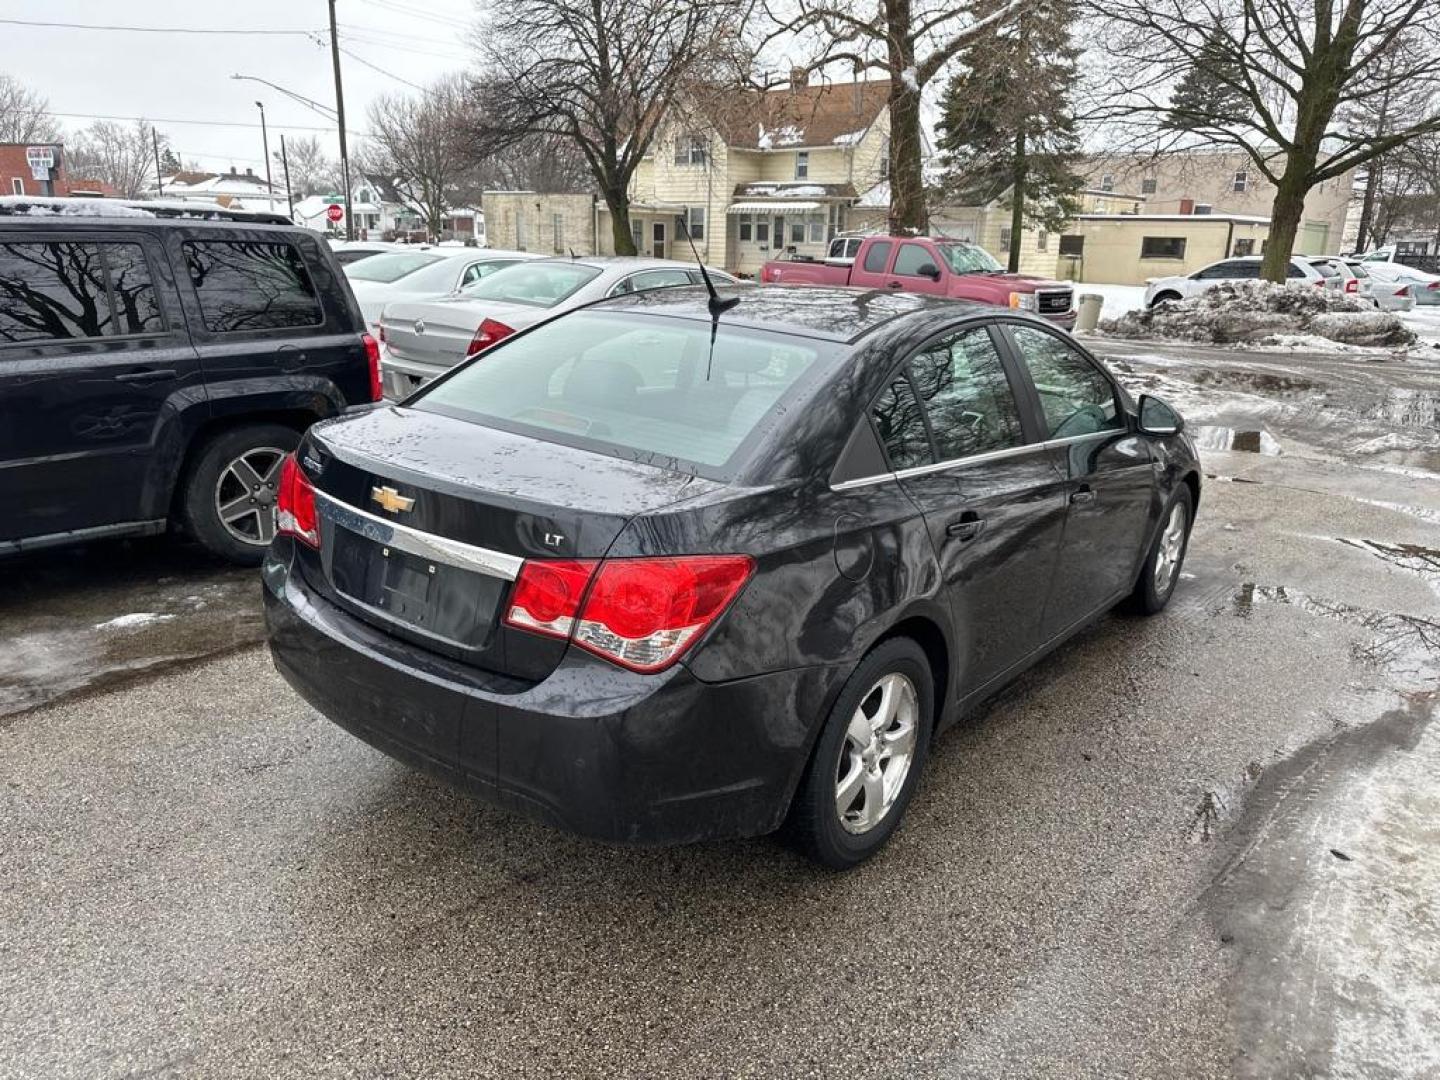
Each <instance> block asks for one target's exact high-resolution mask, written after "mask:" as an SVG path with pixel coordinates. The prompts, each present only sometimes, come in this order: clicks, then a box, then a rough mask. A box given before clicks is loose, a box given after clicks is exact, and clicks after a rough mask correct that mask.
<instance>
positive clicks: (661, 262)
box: [541, 255, 724, 274]
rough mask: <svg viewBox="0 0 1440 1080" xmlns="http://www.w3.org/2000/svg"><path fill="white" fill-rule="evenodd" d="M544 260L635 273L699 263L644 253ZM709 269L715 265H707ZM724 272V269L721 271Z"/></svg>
mask: <svg viewBox="0 0 1440 1080" xmlns="http://www.w3.org/2000/svg"><path fill="white" fill-rule="evenodd" d="M541 261H543V262H552V263H563V264H564V265H566V266H573V265H579V266H590V267H593V268H594V269H596V270H600V271H602V272H605V273H626V274H629V273H634V272H636V271H639V270H694V269H695V268H696V267H697V266H698V265H699V264H698V263H696V262H694V261H692V260H688V259H653V258H650V257H648V256H644V255H578V256H576V257H575V258H573V259H572V258H570V257H569V256H566V255H552V256H549V257H548V258H545V259H543V260H541ZM705 269H707V270H713V269H714V267H711V266H709V265H707V266H706V267H705ZM720 273H724V271H723V270H722V271H720Z"/></svg>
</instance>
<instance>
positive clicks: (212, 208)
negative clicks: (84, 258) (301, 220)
mask: <svg viewBox="0 0 1440 1080" xmlns="http://www.w3.org/2000/svg"><path fill="white" fill-rule="evenodd" d="M0 217H61V218H140V217H144V218H178V219H181V220H185V221H235V222H244V223H247V224H254V225H293V224H295V223H294V222H293V221H291V220H290V219H289V218H287V217H286V216H285V215H284V214H277V213H274V212H272V211H269V210H232V209H230V208H229V207H225V206H221V205H220V204H219V203H209V202H184V201H180V200H169V201H159V200H154V201H147V200H142V199H94V198H65V197H61V196H55V197H51V196H45V195H41V196H35V195H4V196H0Z"/></svg>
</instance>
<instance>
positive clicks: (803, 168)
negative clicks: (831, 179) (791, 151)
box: [795, 150, 810, 180]
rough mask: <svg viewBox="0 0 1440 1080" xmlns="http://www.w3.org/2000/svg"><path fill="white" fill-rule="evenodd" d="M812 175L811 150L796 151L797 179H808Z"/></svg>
mask: <svg viewBox="0 0 1440 1080" xmlns="http://www.w3.org/2000/svg"><path fill="white" fill-rule="evenodd" d="M809 176H810V151H809V150H796V151H795V179H796V180H806V179H808V178H809Z"/></svg>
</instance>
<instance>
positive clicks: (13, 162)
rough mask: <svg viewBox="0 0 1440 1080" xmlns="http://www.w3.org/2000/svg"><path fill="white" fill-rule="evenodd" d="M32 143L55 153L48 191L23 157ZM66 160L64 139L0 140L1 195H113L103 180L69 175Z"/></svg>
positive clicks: (113, 192) (111, 189) (113, 191)
mask: <svg viewBox="0 0 1440 1080" xmlns="http://www.w3.org/2000/svg"><path fill="white" fill-rule="evenodd" d="M31 146H48V147H49V148H50V149H51V150H52V151H53V152H54V154H55V167H54V168H52V169H51V170H50V190H49V192H48V193H47V192H46V190H45V185H44V184H43V183H42V182H41V181H39V180H36V179H35V178H34V176H32V175H31V172H30V164H29V162H28V161H26V159H25V151H26V150H27V149H29V147H31ZM65 164H66V163H65V147H64V144H63V143H0V195H45V194H50V195H89V196H92V197H94V196H110V197H113V196H114V195H115V190H114V189H113V188H112V187H111V186H110V185H109V184H106V183H104V182H103V181H100V180H91V179H85V178H83V177H75V176H71V175H70V173H69V171H68V170H67V169H66V167H65Z"/></svg>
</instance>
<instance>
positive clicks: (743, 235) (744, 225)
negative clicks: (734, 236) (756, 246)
mask: <svg viewBox="0 0 1440 1080" xmlns="http://www.w3.org/2000/svg"><path fill="white" fill-rule="evenodd" d="M754 220H755V219H754V218H752V217H751V216H750V215H749V214H741V215H740V239H741V240H749V239H750V238H751V235H752V227H753V224H754Z"/></svg>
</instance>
